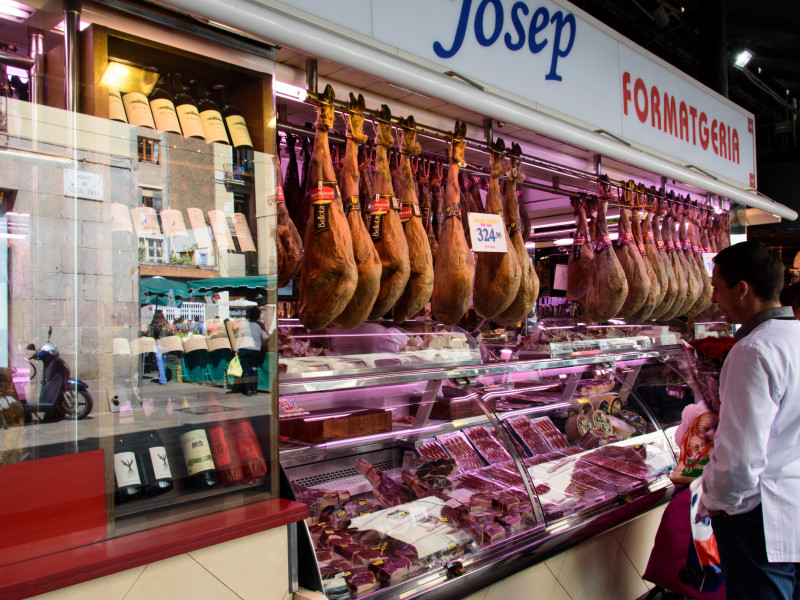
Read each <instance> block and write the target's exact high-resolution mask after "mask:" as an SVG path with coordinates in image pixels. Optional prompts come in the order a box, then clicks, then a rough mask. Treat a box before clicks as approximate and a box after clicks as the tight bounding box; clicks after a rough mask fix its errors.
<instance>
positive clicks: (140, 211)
mask: <svg viewBox="0 0 800 600" xmlns="http://www.w3.org/2000/svg"><path fill="white" fill-rule="evenodd" d="M131 220H132V221H133V227H134V228H135V229H136V235H161V227H159V225H158V217H157V216H156V210H155V209H154V208H152V207H150V206H137V207H135V208H132V209H131Z"/></svg>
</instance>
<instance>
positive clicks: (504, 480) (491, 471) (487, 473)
mask: <svg viewBox="0 0 800 600" xmlns="http://www.w3.org/2000/svg"><path fill="white" fill-rule="evenodd" d="M475 474H476V475H480V476H481V477H484V478H486V479H489V480H490V481H495V482H497V483H501V484H503V485H505V486H508V487H519V486H522V485H524V484H523V483H522V477H520V474H519V473H517V472H516V471H508V470H506V469H503V468H501V467H499V466H497V465H491V466H488V467H484V468H482V469H478V470H477V471H476V472H475Z"/></svg>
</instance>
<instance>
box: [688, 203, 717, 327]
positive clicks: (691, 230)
mask: <svg viewBox="0 0 800 600" xmlns="http://www.w3.org/2000/svg"><path fill="white" fill-rule="evenodd" d="M686 200H687V201H688V200H689V198H688V196H687V198H686ZM685 212H686V213H688V219H687V220H686V234H685V235H686V243H685V245H684V253H685V254H686V259H687V260H688V261H689V262H690V263H691V265H692V267H693V268H694V271H695V274H696V275H697V277H698V279H699V281H700V295H699V296H698V298H697V302H695V303H694V305H692V308H691V309H689V312H688V313H687V315H686V316H688V317H695V316H697V315H699V314H700V313H701V312H703V311H704V310H706V309H707V308H708V307H709V306H711V294H712V292H713V289H712V288H711V278H710V277H709V276H708V273H707V272H706V267H705V265H704V264H703V249H702V248H701V247H700V238H699V236H698V234H697V225H696V224H695V222H696V220H697V219H698V218H699V211H698V210H697V208H696V207H695V206H691V207H686V209H685Z"/></svg>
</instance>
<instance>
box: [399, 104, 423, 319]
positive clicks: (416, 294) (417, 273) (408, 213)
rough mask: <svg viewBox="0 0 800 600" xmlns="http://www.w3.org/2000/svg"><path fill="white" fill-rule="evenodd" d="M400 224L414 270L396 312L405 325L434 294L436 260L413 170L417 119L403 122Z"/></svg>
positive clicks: (418, 150) (401, 131)
mask: <svg viewBox="0 0 800 600" xmlns="http://www.w3.org/2000/svg"><path fill="white" fill-rule="evenodd" d="M400 134H401V138H400V181H401V184H402V186H403V187H402V192H401V195H400V200H401V207H402V208H401V210H400V222H401V223H403V231H405V234H406V242H407V243H408V264H409V268H410V272H409V276H408V283H407V284H406V289H405V290H404V291H403V293H402V295H401V296H400V298H399V299H398V300H397V303H396V304H395V305H394V310H393V311H392V319H393V320H394V322H395V323H402V322H403V321H405V320H406V319H410V318H411V317H413V316H414V315H416V314H417V313H418V312H419V311H421V310H422V309H423V308H424V307H425V305H426V304H427V303H428V301H429V300H430V299H431V294H432V293H433V257H432V256H431V246H430V244H429V243H428V232H427V231H425V226H424V225H423V223H422V211H421V210H420V208H419V200H418V198H417V191H416V183H415V181H414V173H413V172H412V170H411V157H412V156H415V155H417V154H419V153H420V152H421V150H422V149H421V148H420V146H419V144H418V143H417V124H416V123H415V122H414V117H408V118H407V119H405V120H403V119H400Z"/></svg>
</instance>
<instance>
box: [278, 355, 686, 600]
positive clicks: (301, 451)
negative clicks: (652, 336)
mask: <svg viewBox="0 0 800 600" xmlns="http://www.w3.org/2000/svg"><path fill="white" fill-rule="evenodd" d="M677 353H679V352H678V351H676V350H675V349H673V350H671V351H660V352H659V351H648V352H643V351H638V352H623V353H618V354H614V355H594V356H582V357H574V358H563V359H559V360H549V361H545V360H542V361H527V362H508V363H503V364H488V363H487V364H484V365H482V366H475V365H473V366H461V367H454V368H442V369H421V370H418V371H415V372H413V373H404V372H402V371H394V370H392V369H385V370H384V371H383V373H381V374H373V375H364V376H350V377H338V378H337V377H319V378H316V379H305V380H303V381H302V382H290V381H287V382H284V381H282V382H281V385H280V401H281V404H282V405H286V406H287V408H288V409H289V410H290V411H295V413H294V414H291V413H287V414H285V415H284V414H282V415H281V420H280V421H281V422H280V434H281V438H280V461H281V466H282V469H283V470H284V472H285V475H286V479H287V481H286V485H287V487H288V488H289V489H290V490H291V493H292V494H293V495H294V497H295V498H296V499H297V500H299V501H301V502H305V503H306V504H307V505H308V507H309V518H308V520H307V523H306V528H305V531H304V532H302V533H305V534H306V535H307V537H306V536H303V535H301V542H303V541H305V543H306V545H305V546H304V545H303V543H301V544H300V550H299V552H300V557H299V558H300V560H299V564H300V568H301V578H300V581H301V585H304V586H305V587H307V588H309V589H316V590H318V591H323V592H324V593H325V594H326V595H327V596H328V597H329V598H341V597H367V596H369V597H373V596H374V597H376V598H390V597H391V598H400V597H402V598H406V597H416V596H422V595H424V596H425V597H426V598H427V597H443V598H444V597H447V598H456V597H463V596H464V595H468V592H467V591H466V590H468V589H469V588H470V586H471V588H472V589H477V588H478V587H481V586H484V585H487V584H488V583H491V581H493V580H496V579H497V577H498V576H499V574H500V573H503V572H509V571H508V570H509V569H510V570H519V569H520V568H523V567H524V566H526V565H529V564H533V563H534V562H538V561H540V560H543V559H544V558H546V557H547V556H548V555H552V554H553V553H555V552H557V551H558V550H559V548H564V547H567V546H568V545H570V544H574V543H576V540H579V539H581V538H582V537H586V536H589V535H594V534H596V533H597V532H598V531H599V530H606V529H610V528H612V527H614V526H616V525H617V524H619V523H621V522H623V521H624V520H626V519H629V518H631V517H632V516H634V515H636V514H641V513H642V512H644V511H646V510H647V509H649V508H652V507H653V506H655V505H657V504H659V503H661V502H664V501H666V499H668V497H669V495H670V494H671V489H672V488H671V483H670V480H669V479H668V474H669V472H670V471H671V469H672V468H673V466H674V465H675V462H676V456H675V453H674V450H673V447H672V444H671V442H670V440H669V436H668V433H666V432H665V429H666V428H669V427H672V426H674V425H675V424H676V423H677V422H678V421H679V420H680V412H681V410H682V408H683V406H685V405H686V403H688V402H690V401H691V398H690V397H689V396H688V395H684V394H672V395H669V394H667V393H666V392H665V393H664V394H663V396H662V395H660V393H659V392H661V391H663V390H667V389H669V386H674V387H676V388H681V389H682V386H683V385H684V382H683V380H682V378H681V377H680V375H679V374H678V372H677V371H676V370H675V369H674V368H673V367H672V366H671V362H672V361H673V360H675V358H676V354H677ZM667 407H668V408H667ZM653 409H655V410H653ZM326 431H327V432H336V433H335V435H331V434H326V433H325V432H326ZM598 528H599V529H598ZM304 538H305V539H304ZM514 557H515V558H514ZM304 565H305V566H304ZM493 578H494V579H493Z"/></svg>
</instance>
